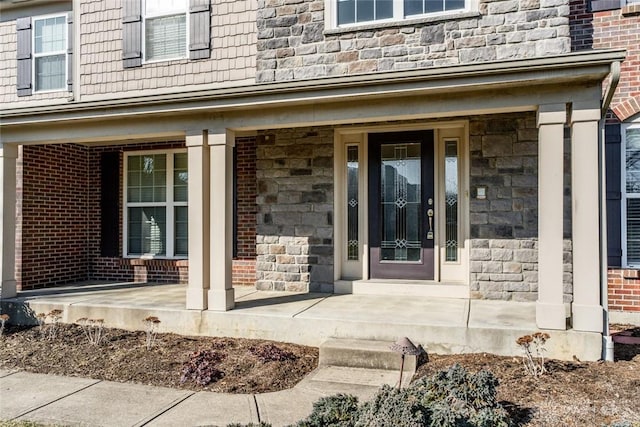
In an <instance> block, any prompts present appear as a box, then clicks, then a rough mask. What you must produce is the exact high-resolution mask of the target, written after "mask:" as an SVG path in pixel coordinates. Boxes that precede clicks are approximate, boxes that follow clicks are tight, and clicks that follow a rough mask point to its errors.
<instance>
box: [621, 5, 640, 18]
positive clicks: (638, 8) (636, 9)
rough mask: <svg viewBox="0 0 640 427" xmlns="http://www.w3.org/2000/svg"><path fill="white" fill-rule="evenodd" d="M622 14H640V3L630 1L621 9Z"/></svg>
mask: <svg viewBox="0 0 640 427" xmlns="http://www.w3.org/2000/svg"><path fill="white" fill-rule="evenodd" d="M620 13H622V16H634V15H640V3H630V4H628V5H626V6H625V7H623V8H622V10H620Z"/></svg>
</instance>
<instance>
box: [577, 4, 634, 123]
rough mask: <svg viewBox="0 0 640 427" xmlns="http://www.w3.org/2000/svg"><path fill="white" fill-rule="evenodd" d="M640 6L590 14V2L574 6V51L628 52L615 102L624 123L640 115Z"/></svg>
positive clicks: (620, 118) (613, 101) (616, 112)
mask: <svg viewBox="0 0 640 427" xmlns="http://www.w3.org/2000/svg"><path fill="white" fill-rule="evenodd" d="M638 9H639V8H638V5H635V9H634V5H630V6H627V7H625V8H622V9H614V10H608V11H602V12H594V13H591V12H588V9H587V0H574V1H572V2H571V17H570V27H571V48H572V50H573V51H581V50H590V49H626V50H627V57H626V59H625V60H624V61H623V62H622V64H621V70H620V82H619V83H618V87H617V89H616V92H615V95H614V97H613V100H612V102H611V106H610V108H611V110H612V111H613V113H614V114H615V116H616V117H617V118H618V119H619V120H620V121H624V120H626V119H628V118H631V117H632V116H634V115H635V114H638V113H640V10H638Z"/></svg>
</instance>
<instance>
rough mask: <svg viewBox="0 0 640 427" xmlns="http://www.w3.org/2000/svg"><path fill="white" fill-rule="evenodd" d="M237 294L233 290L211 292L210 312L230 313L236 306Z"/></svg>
mask: <svg viewBox="0 0 640 427" xmlns="http://www.w3.org/2000/svg"><path fill="white" fill-rule="evenodd" d="M235 297H236V293H235V290H234V289H233V288H231V289H225V290H217V289H210V290H209V310H212V311H229V310H231V309H233V307H234V306H235Z"/></svg>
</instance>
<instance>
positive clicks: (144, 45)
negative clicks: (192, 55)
mask: <svg viewBox="0 0 640 427" xmlns="http://www.w3.org/2000/svg"><path fill="white" fill-rule="evenodd" d="M185 3H186V5H185V8H184V15H185V46H184V47H185V49H184V55H183V56H176V57H173V58H161V59H151V60H148V59H147V18H151V19H153V18H162V17H168V16H178V15H182V13H183V11H182V10H181V9H174V10H167V11H164V12H160V13H151V14H149V15H147V8H146V0H143V2H142V35H141V36H142V40H141V41H140V44H141V46H140V49H141V51H142V64H155V63H158V62H167V61H179V60H184V59H189V31H190V25H189V21H190V19H189V1H188V0H187V1H186V2H185Z"/></svg>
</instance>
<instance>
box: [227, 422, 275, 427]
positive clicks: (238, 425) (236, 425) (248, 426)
mask: <svg viewBox="0 0 640 427" xmlns="http://www.w3.org/2000/svg"><path fill="white" fill-rule="evenodd" d="M227 427H271V424H267V423H265V422H264V421H261V422H260V424H255V423H249V424H241V423H233V424H228V425H227Z"/></svg>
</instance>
